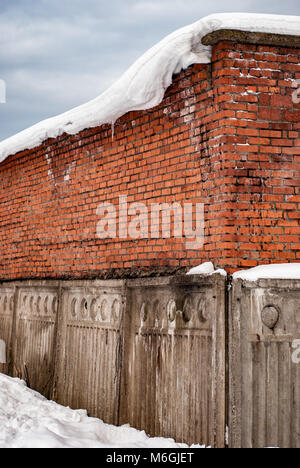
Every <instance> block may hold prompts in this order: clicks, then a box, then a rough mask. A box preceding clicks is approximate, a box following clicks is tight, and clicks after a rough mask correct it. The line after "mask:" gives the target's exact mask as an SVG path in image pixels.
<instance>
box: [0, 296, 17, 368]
mask: <svg viewBox="0 0 300 468" xmlns="http://www.w3.org/2000/svg"><path fill="white" fill-rule="evenodd" d="M14 296H15V288H13V287H12V288H9V287H1V288H0V372H1V373H2V374H7V373H8V372H9V367H10V365H11V362H12V361H11V358H12V356H11V343H12V341H11V335H12V329H13V316H14V304H15V302H14Z"/></svg>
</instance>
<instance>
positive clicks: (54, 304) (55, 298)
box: [52, 296, 58, 315]
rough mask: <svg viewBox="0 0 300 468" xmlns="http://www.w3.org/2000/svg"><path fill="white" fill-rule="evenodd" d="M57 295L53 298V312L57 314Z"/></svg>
mask: <svg viewBox="0 0 300 468" xmlns="http://www.w3.org/2000/svg"><path fill="white" fill-rule="evenodd" d="M57 303H58V301H57V297H56V296H54V297H53V299H52V314H53V315H55V314H56V310H57Z"/></svg>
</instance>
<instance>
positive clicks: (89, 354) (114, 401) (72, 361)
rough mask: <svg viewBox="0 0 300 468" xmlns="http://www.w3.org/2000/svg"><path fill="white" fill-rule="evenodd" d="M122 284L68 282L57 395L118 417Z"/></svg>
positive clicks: (67, 402) (63, 296)
mask: <svg viewBox="0 0 300 468" xmlns="http://www.w3.org/2000/svg"><path fill="white" fill-rule="evenodd" d="M124 304H125V296H124V286H123V282H121V281H102V282H98V283H96V282H86V283H80V284H77V285H74V284H73V285H72V284H70V285H69V286H68V285H64V286H63V289H62V290H61V311H60V312H61V314H60V321H59V330H58V346H57V354H56V376H55V384H54V389H53V398H54V399H55V400H56V401H58V402H59V403H61V404H63V405H69V406H71V407H72V408H84V409H87V410H88V412H89V415H90V416H94V417H99V418H101V419H102V420H104V421H105V422H107V423H110V424H118V422H119V399H120V377H121V352H122V347H121V340H122V336H121V333H122V330H121V326H122V319H123V315H124Z"/></svg>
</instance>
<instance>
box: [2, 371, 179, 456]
mask: <svg viewBox="0 0 300 468" xmlns="http://www.w3.org/2000/svg"><path fill="white" fill-rule="evenodd" d="M181 447H187V445H184V444H176V443H175V442H174V441H173V440H172V439H162V438H149V437H147V435H146V434H145V432H141V431H137V430H136V429H133V428H131V427H129V426H122V427H115V426H110V425H108V424H104V423H103V422H102V421H100V420H99V419H95V418H89V417H88V416H87V414H86V411H83V410H77V411H73V410H71V409H70V408H65V407H64V406H60V405H58V404H57V403H54V402H53V401H48V400H46V399H45V398H44V397H43V396H41V395H40V394H39V393H36V392H34V391H33V390H30V389H29V388H27V387H26V384H25V383H24V382H23V381H21V380H19V379H12V378H10V377H7V376H6V375H3V374H0V448H181Z"/></svg>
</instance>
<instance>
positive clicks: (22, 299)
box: [18, 289, 57, 320]
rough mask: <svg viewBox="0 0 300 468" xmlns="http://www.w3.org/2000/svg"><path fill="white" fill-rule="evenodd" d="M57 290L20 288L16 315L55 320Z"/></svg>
mask: <svg viewBox="0 0 300 468" xmlns="http://www.w3.org/2000/svg"><path fill="white" fill-rule="evenodd" d="M56 313H57V291H49V290H48V291H43V290H34V289H32V290H27V289H26V290H20V296H19V302H18V317H19V318H22V319H24V318H30V319H43V320H44V319H49V320H55V316H56Z"/></svg>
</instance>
